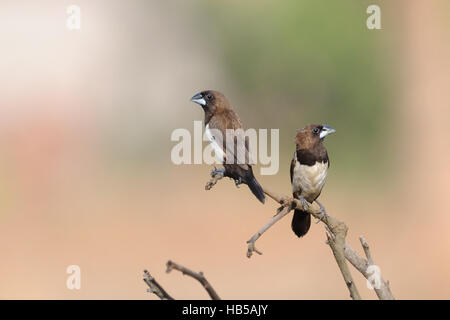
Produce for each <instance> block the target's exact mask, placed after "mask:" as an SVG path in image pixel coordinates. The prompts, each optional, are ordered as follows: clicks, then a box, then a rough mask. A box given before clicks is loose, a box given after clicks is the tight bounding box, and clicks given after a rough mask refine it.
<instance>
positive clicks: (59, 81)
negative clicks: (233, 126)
mask: <svg viewBox="0 0 450 320" xmlns="http://www.w3.org/2000/svg"><path fill="white" fill-rule="evenodd" d="M70 4H76V5H78V6H79V7H80V8H81V30H78V31H70V30H69V29H67V28H66V19H67V17H68V15H67V13H66V9H67V7H68V6H69V5H70ZM370 4H378V5H379V6H380V7H381V19H382V22H381V23H382V30H368V29H367V28H366V19H367V17H368V14H367V13H366V8H367V7H368V6H369V5H370ZM449 16H450V3H449V2H448V1H445V0H442V1H439V0H432V1H345V2H343V1H339V2H337V1H327V2H325V1H321V2H318V1H313V0H302V1H299V0H286V1H282V2H274V1H268V0H258V1H235V0H233V1H230V0H229V1H210V0H203V1H181V0H178V1H175V0H171V1H136V0H133V1H109V0H108V1H106V0H105V1H99V0H96V1H85V0H76V1H71V2H69V1H39V2H36V1H2V2H1V3H0V38H1V39H2V40H1V41H2V49H1V54H0V57H1V59H0V177H1V178H0V298H4V299H12V298H25V299H36V298H43V299H103V298H111V299H132V298H133V299H155V297H154V296H153V295H151V294H150V293H147V292H146V289H147V288H146V285H145V283H144V282H143V281H142V271H143V270H144V269H148V270H149V271H150V272H151V273H152V275H154V276H155V277H156V278H157V279H158V281H159V282H160V283H161V284H162V285H163V286H164V287H165V288H166V289H167V291H168V292H169V293H170V294H172V295H173V296H174V297H175V298H185V299H191V298H192V299H206V298H208V296H207V294H206V292H204V290H203V289H202V288H201V287H200V285H199V284H198V283H196V282H194V280H192V279H190V278H188V277H183V276H182V275H181V274H178V273H175V272H174V273H171V274H166V273H165V262H166V261H167V260H168V259H172V260H174V261H176V262H178V263H181V264H183V265H185V266H187V267H190V268H192V269H194V270H202V271H203V272H205V274H206V276H207V278H208V279H209V280H210V282H211V283H212V284H213V285H214V286H215V288H216V290H217V292H218V293H219V294H220V296H221V297H222V298H228V299H260V298H261V299H348V298H349V297H348V292H347V289H346V286H345V284H344V283H343V280H342V277H341V274H340V273H339V271H338V268H337V266H336V264H335V261H334V259H333V257H332V254H331V251H330V249H329V247H328V246H327V245H325V232H324V229H323V227H322V226H321V225H313V226H312V228H311V231H310V232H309V234H308V235H307V236H306V237H305V238H303V239H297V238H296V237H295V235H294V234H293V233H292V232H291V230H290V218H286V219H284V221H281V222H280V223H279V224H277V225H276V226H275V227H274V228H273V229H271V230H270V231H269V232H268V233H267V234H265V235H264V236H263V237H262V238H261V239H260V240H259V241H258V248H259V249H260V250H262V251H263V252H264V254H263V255H262V256H254V257H252V258H251V259H250V260H249V259H247V257H246V255H245V253H246V240H248V239H249V238H250V236H251V235H252V234H253V233H254V232H256V230H257V229H258V228H259V227H261V226H262V225H263V224H264V223H266V222H267V221H268V219H270V218H271V217H272V215H273V214H274V212H275V208H276V204H275V203H273V202H271V201H268V202H267V203H266V205H264V206H263V205H261V204H260V203H258V201H256V200H255V198H253V197H252V195H251V194H250V192H249V191H248V190H247V188H246V187H242V188H240V189H236V188H235V187H234V184H233V183H232V182H231V181H222V182H221V183H220V184H218V185H217V186H216V187H215V188H214V189H213V190H212V191H208V192H207V191H205V190H204V184H205V183H206V181H207V180H208V178H209V171H210V169H211V167H210V166H207V165H181V166H175V165H174V164H172V162H171V161H170V150H171V148H172V147H173V146H174V145H175V143H174V142H172V141H170V135H171V133H172V131H173V130H174V129H176V128H187V129H189V130H190V131H191V132H192V131H193V121H194V120H202V119H203V112H202V110H201V108H199V107H198V106H197V105H194V104H192V103H190V102H189V98H190V97H191V96H192V95H193V94H194V93H197V92H198V91H201V90H202V89H207V88H213V89H218V90H220V91H222V92H223V93H225V94H226V95H227V97H228V98H229V100H230V101H232V104H233V106H234V108H235V110H237V112H238V113H239V114H240V116H241V118H242V120H243V121H244V123H245V124H246V127H253V128H279V129H280V142H281V143H280V145H281V146H280V147H281V149H280V171H279V173H278V174H277V175H275V176H260V175H259V174H258V175H257V176H258V179H259V180H260V182H261V184H263V185H267V186H270V188H271V189H274V190H277V191H278V192H280V193H285V194H288V193H289V191H290V183H289V163H290V159H291V156H292V152H293V150H294V144H293V138H294V135H295V131H296V129H299V128H302V127H303V126H305V125H306V124H309V123H312V122H319V123H327V124H329V125H332V126H333V127H334V128H336V129H337V133H336V134H335V135H333V136H330V137H329V138H327V141H326V146H327V148H328V152H329V155H330V158H331V170H330V173H329V176H328V182H327V185H326V187H325V189H324V191H323V192H322V195H321V200H322V203H324V204H325V206H326V207H327V209H328V211H329V213H331V214H332V215H334V216H336V217H338V218H339V219H342V220H343V221H345V222H346V223H347V224H348V226H349V228H350V230H349V234H348V238H347V240H348V242H349V243H350V244H351V245H352V246H353V247H354V248H357V249H358V251H359V252H361V253H362V250H361V248H360V245H359V241H358V237H359V236H360V235H364V236H365V237H366V238H367V240H368V241H369V243H370V245H371V248H372V253H373V255H374V259H375V262H376V263H377V264H378V265H379V266H380V268H381V271H382V274H383V276H384V278H385V279H388V280H390V282H391V288H392V292H393V294H394V295H395V296H396V297H397V298H402V299H417V298H421V299H434V298H437V299H449V298H450V232H448V230H450V202H449V201H448V196H449V191H450V125H449V124H450V123H449V120H450V93H449V92H450V76H449V74H450V50H449V45H450V41H449V39H450V31H449V30H450V19H449ZM256 172H259V170H256ZM72 264H75V265H79V266H80V268H81V289H80V290H68V289H67V288H66V279H67V277H68V274H66V268H67V266H69V265H72ZM353 275H354V278H355V280H356V281H357V285H358V287H359V290H360V293H361V295H362V297H363V298H369V299H374V298H376V296H375V294H374V292H373V291H371V290H369V289H367V288H366V285H365V279H363V278H362V276H361V275H360V274H358V273H357V272H353Z"/></svg>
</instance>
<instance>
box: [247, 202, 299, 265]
mask: <svg viewBox="0 0 450 320" xmlns="http://www.w3.org/2000/svg"><path fill="white" fill-rule="evenodd" d="M290 211H291V209H290V208H288V207H284V208H283V209H282V210H281V211H280V212H278V213H277V214H276V215H275V216H274V217H273V218H272V219H271V220H270V221H269V222H268V223H267V224H265V225H264V226H263V227H262V228H261V229H259V230H258V232H257V233H255V234H254V235H253V237H251V238H250V240H248V241H247V243H248V249H247V258H250V257H251V256H252V254H253V252H256V253H257V254H260V255H261V254H262V252H261V251H259V250H258V249H256V247H255V242H256V240H258V239H259V238H260V237H261V236H262V235H263V233H264V232H266V231H267V230H268V229H269V228H270V227H271V226H273V225H274V224H275V223H277V221H278V220H281V218H283V217H284V216H285V215H287V214H288V213H289V212H290Z"/></svg>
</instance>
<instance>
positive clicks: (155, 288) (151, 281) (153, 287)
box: [144, 270, 173, 300]
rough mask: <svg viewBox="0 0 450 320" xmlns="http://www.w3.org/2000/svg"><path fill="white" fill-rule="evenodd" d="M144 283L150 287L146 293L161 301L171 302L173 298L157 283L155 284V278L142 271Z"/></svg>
mask: <svg viewBox="0 0 450 320" xmlns="http://www.w3.org/2000/svg"><path fill="white" fill-rule="evenodd" d="M144 282H145V283H146V284H147V285H148V286H149V287H150V289H148V292H151V293H154V294H155V295H156V296H157V297H158V298H160V299H161V300H173V298H172V297H171V296H170V295H169V294H168V293H167V292H166V290H164V289H163V287H161V286H160V285H159V283H158V282H156V280H155V278H153V277H152V276H151V274H150V273H149V272H148V271H147V270H144Z"/></svg>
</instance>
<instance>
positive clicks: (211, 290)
mask: <svg viewBox="0 0 450 320" xmlns="http://www.w3.org/2000/svg"><path fill="white" fill-rule="evenodd" d="M172 270H178V271H180V272H181V273H182V274H183V275H188V276H190V277H192V278H194V279H196V280H197V281H198V282H200V283H201V285H202V286H203V287H204V288H205V290H206V292H208V294H209V296H210V297H211V299H212V300H220V297H219V295H218V294H217V293H216V291H215V290H214V288H213V287H212V286H211V284H210V283H209V282H208V280H206V278H205V276H204V275H203V272H198V273H197V272H194V271H192V270H190V269H188V268H186V267H183V266H182V265H179V264H177V263H175V262H173V261H170V260H169V261H167V270H166V272H167V273H169V272H170V271H172Z"/></svg>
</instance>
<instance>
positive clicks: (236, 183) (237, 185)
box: [234, 177, 242, 188]
mask: <svg viewBox="0 0 450 320" xmlns="http://www.w3.org/2000/svg"><path fill="white" fill-rule="evenodd" d="M234 184H235V185H236V188H239V185H240V184H242V178H241V177H239V179H236V180H234Z"/></svg>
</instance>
